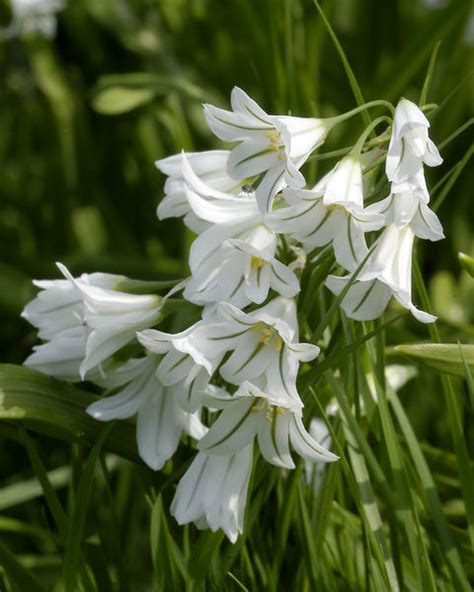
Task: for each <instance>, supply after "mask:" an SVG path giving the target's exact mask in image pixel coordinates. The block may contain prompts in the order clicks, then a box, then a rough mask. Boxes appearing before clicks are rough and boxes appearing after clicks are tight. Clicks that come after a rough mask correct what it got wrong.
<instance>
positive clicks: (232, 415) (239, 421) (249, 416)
mask: <svg viewBox="0 0 474 592" xmlns="http://www.w3.org/2000/svg"><path fill="white" fill-rule="evenodd" d="M254 404H255V400H254V399H252V398H250V397H248V398H245V399H241V400H240V399H239V400H237V401H235V403H234V404H233V405H232V406H228V407H227V408H226V409H224V410H223V411H222V412H221V414H220V416H219V418H218V419H217V421H215V422H214V423H213V424H212V426H211V428H210V429H209V432H208V433H207V434H206V435H205V436H204V438H202V439H201V440H200V441H199V443H198V449H199V450H202V451H204V452H206V454H219V455H229V454H234V453H235V452H237V451H238V450H241V448H242V447H243V446H245V445H247V444H250V442H251V441H252V440H253V438H254V437H255V435H256V433H257V426H258V420H259V417H258V416H259V413H258V412H255V411H254V410H253V407H254Z"/></svg>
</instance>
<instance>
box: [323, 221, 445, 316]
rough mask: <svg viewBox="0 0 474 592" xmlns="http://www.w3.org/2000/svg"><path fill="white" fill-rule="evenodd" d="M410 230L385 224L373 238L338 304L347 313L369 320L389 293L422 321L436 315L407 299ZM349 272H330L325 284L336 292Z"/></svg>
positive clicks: (347, 277)
mask: <svg viewBox="0 0 474 592" xmlns="http://www.w3.org/2000/svg"><path fill="white" fill-rule="evenodd" d="M413 239H414V234H413V231H412V230H411V228H410V227H409V226H405V227H404V228H398V227H397V226H395V225H393V224H392V225H390V226H387V228H386V229H385V230H384V232H383V233H382V235H381V236H380V237H379V239H378V241H377V247H376V248H375V250H374V252H373V253H372V254H371V256H370V257H369V259H368V261H367V262H366V264H365V265H364V267H363V269H362V270H361V272H360V273H359V275H358V279H357V280H356V281H355V282H354V283H353V284H352V285H351V287H350V288H349V290H348V292H347V293H346V295H345V296H344V298H343V300H342V302H341V306H342V308H343V310H344V311H345V313H346V314H347V316H348V317H350V318H351V319H356V320H358V321H369V320H372V319H376V318H377V317H379V316H380V315H381V314H382V313H383V311H384V310H385V307H386V306H387V304H388V301H389V300H390V298H391V297H392V296H393V297H394V298H395V299H396V300H397V301H398V302H399V304H401V306H403V307H404V308H406V309H408V310H409V311H410V312H411V313H412V314H413V316H414V317H415V318H416V319H418V320H419V321H420V322H422V323H432V322H434V321H435V320H436V317H434V316H433V315H430V314H428V313H426V312H423V311H420V310H418V309H417V308H416V307H415V305H414V304H413V302H412V299H411V263H412V250H413ZM350 279H351V277H350V276H345V277H336V276H333V275H330V276H329V277H328V278H327V280H326V285H327V287H328V288H329V289H330V290H331V292H333V293H334V294H336V295H337V294H340V293H341V292H342V290H343V289H344V288H345V286H346V285H347V283H348V282H349V281H350Z"/></svg>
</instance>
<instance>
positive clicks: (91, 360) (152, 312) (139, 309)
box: [58, 264, 166, 379]
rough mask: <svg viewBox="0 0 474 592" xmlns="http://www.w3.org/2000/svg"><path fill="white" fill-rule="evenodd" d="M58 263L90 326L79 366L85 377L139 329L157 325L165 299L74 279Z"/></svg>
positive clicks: (128, 340) (133, 337) (133, 336)
mask: <svg viewBox="0 0 474 592" xmlns="http://www.w3.org/2000/svg"><path fill="white" fill-rule="evenodd" d="M58 267H59V269H60V270H61V271H62V273H63V274H64V276H65V277H66V278H67V279H69V281H70V282H71V283H72V284H73V286H75V288H76V289H77V290H78V292H79V293H80V295H81V298H82V301H83V303H84V322H85V324H86V325H87V326H88V328H89V329H90V333H89V335H88V337H87V344H86V352H85V354H86V355H85V358H84V360H83V362H82V364H81V367H80V373H81V376H82V378H83V379H84V377H85V376H86V374H87V373H88V372H89V371H90V370H92V369H93V368H97V367H98V366H99V365H100V364H101V363H102V362H104V361H105V360H106V359H107V358H109V357H110V356H112V355H113V354H114V353H115V352H117V351H118V350H119V349H121V348H122V347H123V346H125V345H126V344H127V343H129V342H130V341H132V340H133V339H135V335H136V332H137V331H142V330H143V329H148V328H149V327H152V326H153V325H155V324H156V323H157V322H158V321H159V319H160V317H161V314H162V308H163V304H164V301H165V300H166V299H165V298H161V297H160V296H157V295H155V294H146V295H136V294H128V293H125V292H119V291H117V290H110V289H105V288H100V287H97V286H91V285H88V284H85V283H83V282H81V281H80V280H75V279H74V278H73V277H72V276H71V274H70V273H69V271H68V270H67V269H66V267H64V265H61V264H58Z"/></svg>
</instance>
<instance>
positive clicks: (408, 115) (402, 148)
mask: <svg viewBox="0 0 474 592" xmlns="http://www.w3.org/2000/svg"><path fill="white" fill-rule="evenodd" d="M429 127H430V122H429V121H428V119H427V118H426V116H425V115H424V113H423V111H421V109H420V108H419V107H417V106H416V105H415V103H412V102H411V101H408V100H407V99H404V98H401V99H400V101H399V102H398V105H397V108H396V109H395V117H394V119H393V130H392V137H391V139H390V144H389V147H388V154H387V160H386V163H385V172H386V174H387V178H388V180H389V181H391V182H393V183H401V182H402V181H406V180H407V179H409V178H412V177H415V176H416V175H417V174H419V173H420V171H422V169H423V163H424V164H426V165H427V166H430V167H433V166H438V165H440V164H441V163H442V162H443V159H442V158H441V156H440V154H439V152H438V149H437V148H436V146H435V144H434V143H433V142H432V140H431V139H430V138H429V137H428V128H429Z"/></svg>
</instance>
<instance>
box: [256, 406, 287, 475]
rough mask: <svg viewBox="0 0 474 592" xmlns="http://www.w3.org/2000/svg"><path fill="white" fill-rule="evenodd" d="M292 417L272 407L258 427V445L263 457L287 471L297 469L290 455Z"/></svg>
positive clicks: (284, 411)
mask: <svg viewBox="0 0 474 592" xmlns="http://www.w3.org/2000/svg"><path fill="white" fill-rule="evenodd" d="M290 416H291V413H290V412H289V411H286V410H283V409H279V408H277V407H272V408H271V410H269V411H267V417H265V419H263V420H261V421H260V423H259V426H258V444H259V446H260V451H261V453H262V455H263V456H264V458H265V459H266V460H267V461H268V462H269V463H272V464H273V465H276V466H277V467H282V468H286V469H294V468H295V463H294V462H293V459H292V458H291V454H290V443H289V429H290Z"/></svg>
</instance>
